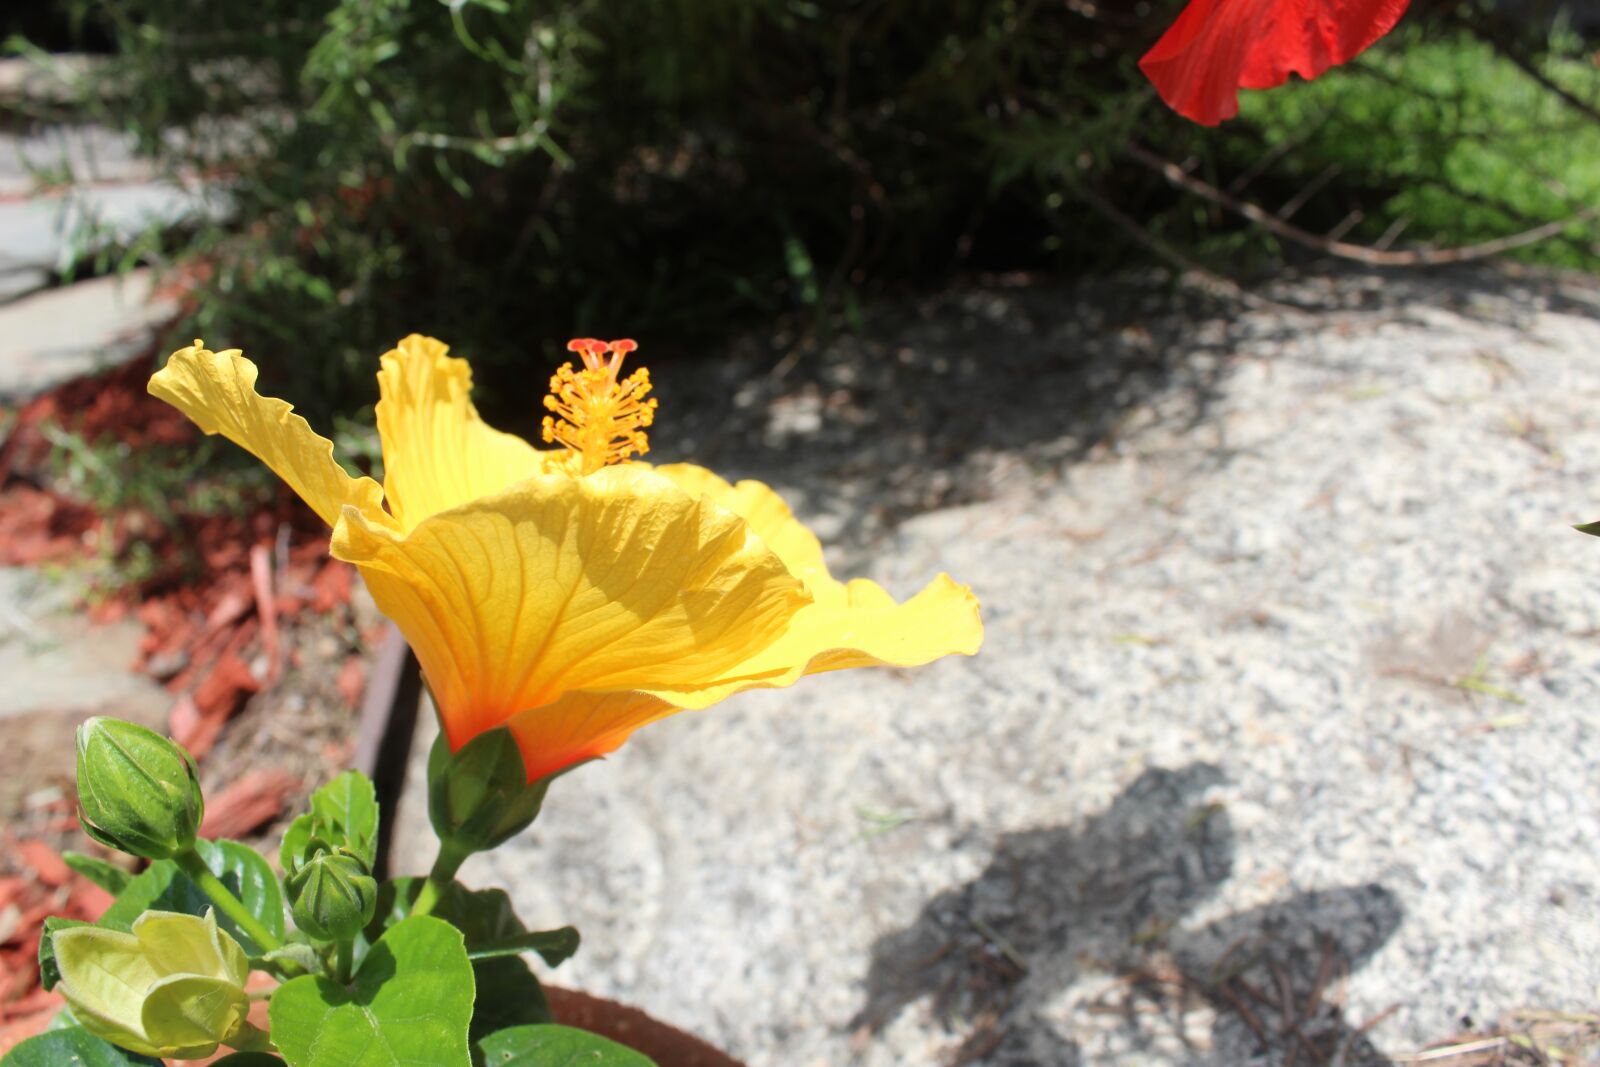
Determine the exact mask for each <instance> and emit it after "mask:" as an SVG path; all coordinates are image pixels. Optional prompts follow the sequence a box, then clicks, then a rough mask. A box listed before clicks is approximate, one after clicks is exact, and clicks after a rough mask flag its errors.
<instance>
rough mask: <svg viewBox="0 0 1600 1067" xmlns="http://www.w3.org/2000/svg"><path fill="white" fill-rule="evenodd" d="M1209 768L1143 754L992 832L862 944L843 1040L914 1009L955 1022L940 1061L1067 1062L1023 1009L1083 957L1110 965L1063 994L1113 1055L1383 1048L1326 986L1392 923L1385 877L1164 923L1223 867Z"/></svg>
mask: <svg viewBox="0 0 1600 1067" xmlns="http://www.w3.org/2000/svg"><path fill="white" fill-rule="evenodd" d="M1221 782H1222V775H1221V772H1220V771H1219V770H1218V769H1217V768H1216V767H1214V766H1212V765H1209V764H1202V763H1196V764H1191V765H1189V766H1187V767H1182V768H1179V769H1177V770H1165V769H1153V770H1148V771H1146V772H1144V773H1143V774H1142V775H1140V776H1139V778H1138V779H1137V780H1136V781H1134V782H1133V783H1132V784H1131V785H1129V786H1128V788H1127V789H1126V790H1124V791H1123V792H1122V794H1121V795H1119V796H1118V797H1117V798H1116V800H1115V801H1114V802H1113V803H1112V805H1111V806H1110V807H1109V808H1108V809H1107V810H1106V811H1104V812H1103V813H1101V814H1099V815H1096V816H1093V817H1091V818H1089V819H1088V820H1086V821H1084V822H1083V823H1082V824H1081V825H1075V826H1068V827H1060V828H1056V829H1049V830H1036V831H1029V832H1025V833H1016V834H1008V835H1006V836H1005V837H1003V838H1001V840H1000V842H999V844H998V846H997V847H996V849H995V854H994V858H993V860H992V861H991V862H990V864H989V866H988V867H987V869H985V870H984V872H983V873H982V874H981V875H979V876H978V877H977V878H976V879H975V880H974V881H972V882H970V883H968V884H966V885H963V886H960V887H958V888H955V889H951V890H948V891H946V892H944V893H941V894H940V895H939V896H937V897H936V898H934V899H933V900H931V901H929V902H928V903H927V905H925V906H924V908H923V909H922V913H921V915H920V916H919V917H918V918H917V920H916V921H915V922H914V923H912V924H911V925H910V926H909V927H907V928H906V929H904V930H901V931H898V932H895V933H891V934H888V935H886V936H884V937H883V938H881V939H880V940H879V941H878V942H877V944H876V945H875V946H874V948H873V952H872V960H871V964H870V967H869V970H868V974H867V980H866V993H867V995H866V1003H865V1004H864V1005H863V1007H862V1008H861V1011H860V1012H859V1013H858V1015H857V1016H856V1018H855V1019H853V1020H852V1022H851V1026H852V1027H853V1029H854V1030H855V1040H856V1042H857V1044H858V1047H865V1046H866V1045H867V1044H869V1043H870V1042H872V1041H873V1040H875V1035H876V1033H877V1032H878V1031H880V1030H882V1029H883V1028H884V1027H886V1026H888V1025H889V1024H890V1023H891V1022H893V1021H894V1019H895V1018H896V1017H897V1016H898V1015H899V1014H900V1013H901V1012H903V1011H907V1010H916V1011H929V1012H931V1013H933V1015H934V1016H935V1017H936V1018H937V1019H939V1020H940V1021H941V1022H942V1023H943V1024H944V1025H945V1026H946V1027H947V1028H949V1029H950V1030H951V1031H953V1032H955V1033H957V1034H959V1035H961V1037H962V1038H963V1042H962V1044H961V1046H960V1048H959V1050H958V1051H957V1053H956V1054H955V1055H954V1057H953V1058H952V1061H951V1062H952V1064H967V1063H976V1062H979V1061H981V1062H984V1063H987V1064H992V1065H997V1067H998V1065H1008V1067H1010V1065H1015V1067H1022V1065H1030V1067H1033V1065H1037V1067H1073V1065H1077V1064H1080V1063H1084V1062H1087V1061H1086V1059H1085V1055H1084V1053H1083V1051H1082V1050H1081V1048H1080V1047H1079V1045H1078V1043H1076V1042H1075V1041H1073V1040H1072V1039H1071V1038H1070V1037H1069V1036H1067V1035H1064V1034H1063V1033H1061V1031H1060V1028H1059V1025H1058V1024H1057V1023H1055V1022H1052V1021H1049V1020H1046V1019H1045V1018H1042V1017H1041V1009H1042V1008H1044V1007H1045V1006H1046V1005H1048V1004H1049V1003H1050V1002H1051V1001H1053V1000H1054V999H1055V998H1056V997H1057V996H1058V995H1059V994H1060V993H1061V992H1062V991H1064V990H1065V989H1067V988H1068V987H1069V986H1071V985H1072V984H1073V983H1075V982H1077V981H1078V980H1079V979H1080V978H1090V977H1093V976H1094V975H1096V974H1100V975H1108V976H1116V977H1115V980H1113V979H1111V978H1108V979H1107V981H1106V985H1107V989H1106V992H1105V993H1104V994H1102V995H1100V996H1098V997H1096V998H1094V999H1093V1000H1092V1001H1091V1002H1089V1003H1087V1004H1080V1005H1078V1006H1076V1007H1075V1008H1074V1009H1073V1010H1074V1013H1075V1015H1076V1014H1077V1013H1080V1012H1087V1018H1088V1019H1089V1021H1088V1022H1087V1023H1086V1024H1085V1025H1086V1026H1089V1027H1091V1028H1092V1029H1093V1030H1095V1031H1096V1034H1097V1036H1096V1040H1097V1042H1100V1043H1103V1044H1109V1045H1110V1046H1113V1047H1115V1048H1116V1049H1117V1050H1118V1057H1119V1058H1121V1057H1124V1056H1127V1055H1132V1054H1135V1053H1137V1052H1139V1051H1141V1050H1144V1049H1150V1050H1152V1051H1154V1049H1155V1046H1156V1044H1158V1043H1162V1042H1164V1043H1165V1045H1163V1046H1162V1047H1164V1048H1166V1049H1167V1051H1168V1052H1169V1053H1170V1051H1171V1048H1170V1046H1171V1044H1172V1043H1173V1042H1178V1043H1180V1044H1181V1045H1183V1046H1185V1048H1184V1053H1183V1054H1184V1058H1185V1059H1186V1060H1188V1061H1189V1062H1197V1063H1202V1062H1203V1063H1218V1064H1222V1063H1227V1064H1239V1063H1243V1062H1246V1061H1247V1059H1248V1058H1249V1057H1258V1058H1263V1060H1262V1061H1263V1062H1270V1063H1274V1064H1276V1063H1292V1062H1299V1063H1301V1064H1332V1063H1339V1064H1343V1065H1345V1067H1358V1065H1375V1064H1386V1063H1388V1062H1389V1061H1388V1060H1386V1059H1384V1057H1383V1056H1382V1055H1380V1054H1379V1053H1378V1051H1377V1050H1376V1049H1375V1048H1373V1047H1372V1046H1371V1044H1370V1043H1368V1042H1367V1040H1366V1038H1365V1037H1364V1036H1362V1034H1361V1032H1360V1030H1359V1022H1355V1023H1353V1022H1352V1021H1350V1020H1347V1019H1346V1018H1345V1017H1344V1015H1343V1013H1342V1011H1341V1010H1340V1007H1339V1004H1338V997H1337V995H1336V992H1337V989H1338V986H1339V983H1340V980H1341V979H1342V978H1343V977H1345V976H1346V975H1347V974H1348V973H1349V972H1350V971H1351V970H1354V969H1355V968H1357V967H1360V966H1361V965H1362V964H1363V963H1364V962H1365V961H1366V960H1367V959H1368V958H1369V957H1370V956H1371V955H1372V954H1373V953H1374V952H1376V951H1377V950H1378V949H1379V948H1380V947H1381V946H1382V945H1383V944H1384V943H1385V942H1386V941H1387V940H1388V939H1389V937H1390V935H1391V934H1393V932H1394V931H1395V929H1396V928H1397V927H1398V926H1399V924H1400V920H1401V916H1402V912H1401V909H1400V906H1399V904H1398V902H1397V901H1396V900H1395V898H1394V896H1393V895H1392V894H1391V893H1389V891H1388V890H1386V889H1384V888H1383V887H1381V886H1378V885H1360V886H1349V887H1341V888H1335V889H1328V890H1322V891H1319V892H1312V893H1300V894H1295V895H1292V896H1288V897H1285V898H1284V899H1282V900H1280V901H1277V902H1274V903H1273V904H1271V905H1269V906H1266V907H1263V908H1258V909H1254V910H1251V911H1247V912H1243V913H1239V914H1235V915H1231V916H1228V917H1226V918H1223V919H1220V920H1218V921H1216V922H1213V923H1211V924H1209V925H1205V926H1203V927H1201V928H1199V929H1179V925H1180V924H1182V923H1184V922H1185V919H1186V916H1188V915H1189V914H1190V913H1191V912H1192V911H1194V910H1195V909H1196V908H1197V907H1198V906H1199V905H1201V904H1203V903H1204V902H1205V901H1206V900H1207V899H1209V898H1210V897H1211V895H1212V894H1213V893H1214V892H1216V890H1217V889H1218V888H1219V887H1220V886H1221V885H1222V883H1223V882H1224V881H1225V880H1226V879H1227V878H1228V877H1229V874H1230V873H1231V869H1232V863H1233V855H1234V849H1235V847H1236V843H1235V839H1234V832H1233V827H1232V822H1231V820H1230V819H1229V817H1228V814H1227V811H1226V809H1225V808H1224V807H1223V806H1222V805H1220V804H1216V803H1211V802H1208V801H1207V800H1206V798H1205V794H1206V792H1207V791H1208V790H1209V789H1211V788H1212V787H1213V786H1216V785H1218V784H1220V783H1221ZM924 1001H925V1002H926V1003H925V1004H924V1003H922V1002H924ZM1200 1007H1206V1008H1209V1009H1211V1010H1210V1012H1209V1013H1208V1014H1209V1015H1211V1016H1212V1018H1213V1019H1214V1022H1213V1023H1212V1026H1211V1033H1210V1035H1209V1037H1208V1038H1202V1039H1197V1038H1195V1037H1194V1036H1193V1035H1192V1030H1193V1027H1188V1026H1185V1025H1184V1021H1183V1016H1185V1015H1187V1014H1188V1013H1189V1012H1190V1011H1191V1010H1193V1009H1195V1008H1200ZM1107 1030H1112V1031H1115V1033H1114V1034H1106V1033H1105V1032H1104V1031H1107ZM1102 1055H1103V1054H1102ZM1240 1057H1245V1058H1243V1059H1242V1058H1240ZM1096 1058H1100V1057H1098V1056H1097V1057H1096Z"/></svg>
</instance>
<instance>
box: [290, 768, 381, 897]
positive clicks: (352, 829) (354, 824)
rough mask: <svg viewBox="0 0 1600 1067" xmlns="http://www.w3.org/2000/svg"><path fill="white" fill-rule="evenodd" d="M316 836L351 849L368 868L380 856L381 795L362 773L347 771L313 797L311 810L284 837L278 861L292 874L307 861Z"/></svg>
mask: <svg viewBox="0 0 1600 1067" xmlns="http://www.w3.org/2000/svg"><path fill="white" fill-rule="evenodd" d="M313 837H320V838H322V839H323V840H324V841H326V842H327V843H328V844H330V845H333V846H335V847H336V848H343V849H346V850H348V851H349V852H350V853H351V854H352V855H354V856H356V857H358V858H359V859H360V860H361V861H362V862H363V863H365V864H366V865H367V866H368V867H371V866H372V864H373V861H374V860H375V859H376V858H377V854H378V794H377V790H376V789H374V788H373V785H372V780H371V779H369V778H368V777H367V776H366V775H364V774H362V773H361V772H360V771H345V772H344V773H343V774H341V775H339V776H338V777H337V778H334V779H333V780H332V781H330V782H328V783H327V784H326V785H324V786H323V787H322V788H321V789H318V790H317V791H316V792H315V793H312V794H311V811H310V812H309V813H307V814H305V815H302V816H300V817H299V818H297V819H295V821H294V822H292V823H290V824H289V829H288V831H287V832H285V833H284V835H283V845H282V847H281V848H280V849H279V851H278V861H279V864H280V865H281V866H282V867H283V869H284V870H285V871H289V872H293V871H295V870H296V869H298V868H299V867H300V865H301V864H302V863H303V862H304V861H305V859H306V851H307V849H308V848H309V847H310V845H311V839H312V838H313Z"/></svg>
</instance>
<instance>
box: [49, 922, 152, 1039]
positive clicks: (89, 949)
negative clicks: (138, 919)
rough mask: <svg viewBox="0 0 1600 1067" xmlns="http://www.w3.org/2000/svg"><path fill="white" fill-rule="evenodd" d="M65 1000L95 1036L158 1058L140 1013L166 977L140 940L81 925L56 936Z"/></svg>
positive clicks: (55, 945)
mask: <svg viewBox="0 0 1600 1067" xmlns="http://www.w3.org/2000/svg"><path fill="white" fill-rule="evenodd" d="M51 943H52V945H53V946H54V948H55V954H56V966H57V967H58V968H60V971H61V984H60V987H59V988H60V989H61V993H62V996H64V997H65V998H66V1001H67V1003H68V1004H69V1005H70V1006H71V1007H72V1012H73V1014H74V1015H75V1016H76V1017H77V1019H78V1021H79V1022H80V1023H81V1024H82V1025H83V1026H84V1027H85V1028H86V1029H88V1030H89V1031H90V1032H91V1033H93V1034H95V1035H97V1036H99V1037H103V1038H105V1039H106V1040H107V1041H111V1042H113V1043H115V1044H117V1045H121V1046H122V1047H123V1048H125V1049H129V1050H131V1051H133V1052H139V1053H143V1054H144V1055H147V1056H149V1055H155V1054H156V1053H157V1049H156V1048H155V1046H153V1045H151V1044H150V1043H149V1041H148V1040H147V1039H146V1038H145V1035H144V1030H143V1026H142V1024H141V1022H140V1012H141V1010H142V1008H143V1005H144V998H145V994H146V993H147V992H148V990H149V989H150V986H151V985H153V984H154V983H155V982H157V981H158V980H159V979H160V978H161V975H160V973H159V972H157V971H156V969H155V967H154V966H153V965H152V964H151V962H150V961H149V959H147V958H146V956H145V954H144V951H143V949H142V948H141V947H140V945H139V939H138V938H136V937H135V936H134V935H132V934H127V933H123V932H121V931H120V930H108V929H104V928H101V927H98V926H75V927H71V928H69V929H66V930H57V931H56V932H55V933H54V934H52V935H51Z"/></svg>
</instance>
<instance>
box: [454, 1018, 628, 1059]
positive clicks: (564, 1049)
mask: <svg viewBox="0 0 1600 1067" xmlns="http://www.w3.org/2000/svg"><path fill="white" fill-rule="evenodd" d="M479 1047H480V1048H481V1049H482V1050H483V1060H484V1063H485V1065H486V1067H655V1061H653V1060H651V1059H649V1058H648V1057H646V1056H642V1055H640V1054H639V1053H637V1052H635V1051H633V1050H632V1049H631V1048H625V1047H624V1046H622V1045H619V1044H617V1043H616V1042H615V1041H608V1040H606V1039H605V1038H603V1037H601V1036H599V1035H598V1034H591V1033H589V1032H588V1031H587V1030H574V1029H573V1028H572V1027H570V1026H554V1025H546V1026H516V1027H513V1028H511V1029H510V1030H501V1031H499V1032H498V1033H494V1034H490V1035H489V1036H488V1037H486V1038H484V1039H483V1041H482V1043H481V1045H480V1046H479Z"/></svg>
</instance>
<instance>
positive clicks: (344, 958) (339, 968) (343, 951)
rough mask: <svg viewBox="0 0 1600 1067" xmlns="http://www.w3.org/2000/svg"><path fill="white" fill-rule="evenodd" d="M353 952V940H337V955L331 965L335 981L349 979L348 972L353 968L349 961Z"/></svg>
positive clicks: (347, 980) (345, 981)
mask: <svg viewBox="0 0 1600 1067" xmlns="http://www.w3.org/2000/svg"><path fill="white" fill-rule="evenodd" d="M354 954H355V942H354V941H341V942H339V955H338V956H337V958H336V959H335V961H334V966H333V980H334V981H335V982H340V983H348V982H349V981H350V972H351V970H353V968H352V967H351V964H350V961H351V958H352V957H353V956H354Z"/></svg>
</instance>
